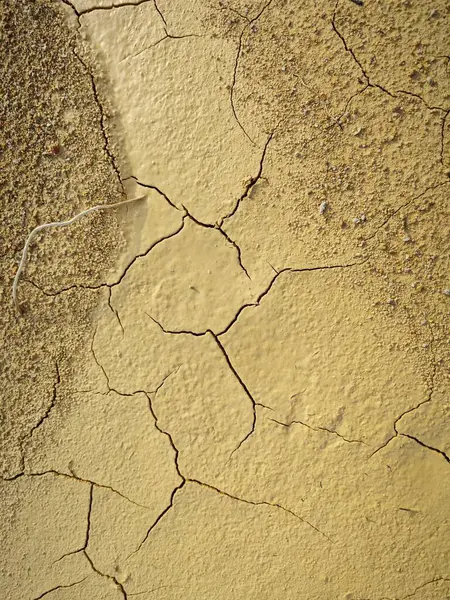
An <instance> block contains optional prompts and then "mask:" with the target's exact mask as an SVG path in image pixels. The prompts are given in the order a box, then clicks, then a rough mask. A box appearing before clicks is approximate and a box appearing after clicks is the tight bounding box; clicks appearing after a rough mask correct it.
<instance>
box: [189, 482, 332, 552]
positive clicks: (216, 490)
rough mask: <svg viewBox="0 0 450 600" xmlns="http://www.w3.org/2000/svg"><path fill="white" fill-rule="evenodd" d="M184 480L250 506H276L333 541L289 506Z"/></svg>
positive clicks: (203, 483)
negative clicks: (236, 494)
mask: <svg viewBox="0 0 450 600" xmlns="http://www.w3.org/2000/svg"><path fill="white" fill-rule="evenodd" d="M186 481H187V482H189V483H194V484H197V485H199V486H200V487H204V488H207V489H209V490H212V491H214V492H217V493H218V494H220V495H221V496H226V497H227V498H230V499H232V500H236V501H237V502H243V503H244V504H250V505H252V506H269V507H271V508H277V509H279V510H282V511H284V512H286V513H288V514H290V515H292V516H293V517H295V518H296V519H298V520H299V521H301V522H302V523H305V524H306V525H309V527H311V528H312V529H314V531H316V532H317V533H320V535H322V536H323V537H325V538H326V539H327V540H328V541H329V542H331V543H335V542H334V541H333V540H332V539H331V538H330V537H329V536H328V535H327V534H326V533H323V531H320V529H318V528H317V527H316V526H315V525H313V524H312V523H310V521H308V520H306V519H304V518H303V517H301V516H300V515H298V514H297V513H295V512H294V511H292V510H290V509H289V508H285V507H284V506H282V505H281V504H278V503H276V502H273V503H272V502H266V501H264V500H261V501H260V502H255V501H253V500H246V499H244V498H239V497H238V496H233V495H232V494H229V493H228V492H224V491H223V490H220V489H219V488H217V487H215V486H214V485H211V484H209V483H205V482H203V481H199V480H198V479H186Z"/></svg>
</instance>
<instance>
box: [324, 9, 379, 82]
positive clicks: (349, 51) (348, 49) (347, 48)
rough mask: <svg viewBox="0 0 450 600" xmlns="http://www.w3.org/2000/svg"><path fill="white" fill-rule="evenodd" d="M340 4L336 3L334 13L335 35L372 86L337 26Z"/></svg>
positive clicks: (333, 26)
mask: <svg viewBox="0 0 450 600" xmlns="http://www.w3.org/2000/svg"><path fill="white" fill-rule="evenodd" d="M338 4H339V0H338V1H337V2H336V5H335V7H334V13H333V17H332V19H331V27H332V29H333V31H334V32H335V34H336V35H337V36H338V37H339V39H340V40H341V42H342V44H343V46H344V48H345V51H346V52H348V53H349V54H350V55H351V56H352V58H353V60H354V61H355V63H356V64H357V65H358V67H359V68H360V70H361V73H362V74H363V77H364V79H365V80H366V82H367V85H371V84H370V80H369V76H368V75H367V73H366V71H365V70H364V67H363V66H362V64H361V63H360V62H359V60H358V58H357V57H356V55H355V53H354V52H353V50H352V49H351V48H350V46H349V45H348V44H347V42H346V40H345V38H344V36H343V35H342V33H341V32H340V31H339V29H338V28H337V26H336V13H337V8H338Z"/></svg>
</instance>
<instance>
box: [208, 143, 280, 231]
mask: <svg viewBox="0 0 450 600" xmlns="http://www.w3.org/2000/svg"><path fill="white" fill-rule="evenodd" d="M273 135H274V132H272V133H271V134H270V135H269V137H268V138H267V140H266V143H265V144H264V148H263V151H262V154H261V159H260V161H259V167H258V172H257V173H256V175H255V176H254V177H250V179H249V180H248V183H247V185H246V186H245V189H244V192H243V193H242V194H241V196H240V197H239V198H238V199H237V201H236V203H235V205H234V207H233V208H232V210H231V211H230V212H229V213H228V214H226V215H225V216H224V217H222V218H221V219H220V220H219V222H218V227H219V228H221V227H222V226H223V223H224V221H226V220H227V219H231V217H232V216H233V215H234V214H235V213H236V211H237V210H238V208H239V206H240V204H241V202H242V201H243V200H245V199H246V198H247V197H248V196H249V194H250V192H251V190H252V188H253V187H254V186H255V184H256V183H257V182H258V181H259V179H261V176H262V172H263V166H264V160H265V158H266V154H267V149H268V147H269V144H270V142H271V140H272V138H273Z"/></svg>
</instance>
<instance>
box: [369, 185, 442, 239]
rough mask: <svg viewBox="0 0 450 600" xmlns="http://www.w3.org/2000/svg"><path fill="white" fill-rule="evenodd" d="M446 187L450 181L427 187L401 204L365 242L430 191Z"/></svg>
mask: <svg viewBox="0 0 450 600" xmlns="http://www.w3.org/2000/svg"><path fill="white" fill-rule="evenodd" d="M444 185H449V182H448V181H442V182H441V183H437V184H435V185H430V186H429V187H427V188H426V189H425V190H423V191H422V192H421V193H420V194H419V195H418V196H414V197H413V198H410V199H409V200H407V201H406V202H404V203H403V204H401V205H400V206H399V207H398V208H396V209H395V210H394V211H393V212H392V213H391V214H390V215H389V216H388V217H386V219H385V220H384V221H383V222H382V223H381V224H380V225H378V227H377V228H376V229H375V231H373V233H371V234H370V235H369V236H367V237H365V238H364V241H365V242H368V241H369V240H371V239H372V238H374V237H375V236H376V235H377V233H378V232H379V231H380V229H383V227H384V226H385V225H386V224H387V223H388V222H389V221H390V220H391V219H392V218H393V217H395V215H396V214H397V213H398V212H400V211H401V210H402V209H403V208H406V207H408V206H409V205H410V204H411V203H412V202H415V201H416V200H419V198H422V197H423V196H425V194H427V193H428V192H429V191H431V190H436V189H438V188H440V187H442V186H444Z"/></svg>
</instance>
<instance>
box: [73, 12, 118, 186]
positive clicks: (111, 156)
mask: <svg viewBox="0 0 450 600" xmlns="http://www.w3.org/2000/svg"><path fill="white" fill-rule="evenodd" d="M81 14H83V13H80V15H81ZM72 51H73V53H74V55H75V57H76V58H77V59H78V61H79V62H80V64H81V65H82V66H83V68H84V70H85V72H86V74H87V75H88V77H89V79H90V82H91V88H92V93H93V96H94V101H95V103H96V105H97V108H98V110H99V113H100V120H99V125H100V130H101V132H102V136H103V150H104V152H105V153H106V155H107V157H108V159H109V162H110V164H111V167H112V169H113V170H114V172H115V174H116V176H117V179H118V181H119V184H120V187H121V190H122V195H123V196H126V193H125V188H124V185H123V181H122V177H121V175H120V170H119V167H118V165H117V161H116V158H115V156H114V154H113V153H112V151H111V148H110V143H109V138H108V135H107V133H106V128H105V120H106V116H105V111H104V109H103V105H102V103H101V102H100V96H99V93H98V89H97V84H96V82H95V77H94V75H93V73H92V71H91V69H90V68H89V67H88V65H87V63H86V62H85V61H84V60H83V59H82V58H81V56H80V55H79V54H77V52H76V50H75V48H72Z"/></svg>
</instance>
